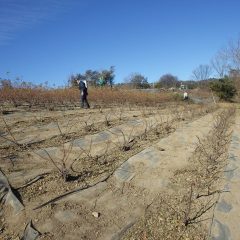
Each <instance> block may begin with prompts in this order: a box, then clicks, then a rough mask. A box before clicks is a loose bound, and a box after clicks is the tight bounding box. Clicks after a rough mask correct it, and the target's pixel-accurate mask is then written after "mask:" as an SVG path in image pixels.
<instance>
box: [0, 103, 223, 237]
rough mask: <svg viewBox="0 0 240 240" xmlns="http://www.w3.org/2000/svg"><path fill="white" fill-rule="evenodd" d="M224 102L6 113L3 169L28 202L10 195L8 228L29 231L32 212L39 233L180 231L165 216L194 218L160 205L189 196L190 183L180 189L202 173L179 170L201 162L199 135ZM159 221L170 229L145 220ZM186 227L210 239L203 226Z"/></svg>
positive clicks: (2, 227) (0, 147)
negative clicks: (16, 205) (197, 158)
mask: <svg viewBox="0 0 240 240" xmlns="http://www.w3.org/2000/svg"><path fill="white" fill-rule="evenodd" d="M219 111H221V109H219V107H216V106H210V105H208V106H205V105H200V104H187V103H186V104H177V105H176V104H169V106H168V107H167V108H166V106H163V107H158V108H154V107H151V108H150V107H148V108H147V107H136V106H125V107H124V106H115V107H111V108H96V109H79V108H74V109H71V110H66V109H64V110H62V111H46V110H39V111H29V110H26V109H12V110H11V111H9V112H8V113H4V114H2V115H1V121H0V134H1V137H0V156H1V158H0V166H1V171H2V172H3V173H4V175H5V176H6V178H7V179H8V182H9V184H10V185H11V187H12V190H13V193H14V194H15V195H16V196H17V197H18V198H19V200H20V202H21V203H22V204H23V206H24V209H23V210H22V211H19V212H17V214H16V213H14V212H13V209H12V207H11V206H10V205H8V204H7V201H5V204H3V205H1V210H0V218H1V222H0V234H1V238H2V239H20V238H21V237H22V236H23V233H24V229H25V227H26V225H27V224H28V223H29V222H30V221H32V224H33V226H34V227H35V228H36V229H37V230H38V231H39V233H41V235H40V236H39V237H38V238H39V239H121V238H123V239H175V238H171V237H169V236H173V235H171V234H169V235H166V234H165V233H166V232H169V231H170V230H169V229H167V230H166V229H165V228H166V227H165V228H163V226H164V224H162V223H163V222H164V223H167V224H170V225H171V226H172V231H175V230H176V229H175V228H181V229H180V230H181V231H184V230H183V229H184V227H183V226H182V225H181V224H180V225H181V227H179V226H180V225H177V224H173V221H175V220H171V221H165V220H161V219H164V218H165V217H166V216H165V215H164V214H163V213H162V215H161V216H159V215H157V216H155V215H154V214H153V213H156V211H158V212H161V211H159V206H161V205H162V206H163V205H164V206H165V207H164V208H162V211H165V213H166V212H168V213H170V212H171V211H172V210H170V209H172V208H171V207H169V204H172V206H173V205H174V204H175V205H176V204H178V203H177V201H176V199H180V198H181V197H182V198H184V196H185V195H184V193H185V191H186V189H185V190H182V191H180V192H178V193H176V195H172V191H174V189H176V188H177V189H184V188H182V187H179V186H181V185H184V184H185V183H184V181H185V179H186V178H188V177H191V176H192V174H193V173H192V172H191V171H190V170H189V172H190V174H187V176H183V175H182V174H177V175H176V173H177V171H180V170H182V169H185V168H186V169H187V168H188V166H189V165H192V164H191V163H190V162H189V161H188V160H189V158H191V156H193V155H194V154H195V155H196V153H195V149H196V144H197V142H198V138H197V137H196V136H198V137H199V139H205V138H206V136H207V135H208V134H209V132H211V129H212V128H213V126H214V121H215V120H214V117H216V116H217V114H218V113H219ZM202 141H204V140H202ZM180 175H181V177H180ZM174 176H178V177H175V179H174ZM179 179H180V180H179ZM187 191H188V190H187ZM62 195H64V197H59V196H62ZM157 196H158V198H157V200H156V197H157ZM180 196H181V197H180ZM168 198H169V204H167V203H166V199H168ZM3 202H4V201H3ZM179 206H180V205H179ZM147 210H148V211H147ZM173 215H174V214H173ZM146 216H148V217H146ZM149 216H150V217H149ZM177 218H178V217H177ZM180 220H182V219H181V216H180V217H179V221H180ZM151 221H152V226H153V225H154V224H153V223H155V222H156V221H158V222H159V221H160V223H158V224H157V225H155V227H156V228H158V229H159V228H161V226H162V229H163V230H164V229H165V230H164V232H165V233H161V234H162V235H161V234H160V235H159V236H161V237H162V238H160V237H159V238H156V236H157V235H156V234H159V232H154V231H150V232H149V230H144V229H145V228H144V226H145V227H146V226H149V225H151ZM161 221H162V222H161ZM139 229H140V230H139ZM146 229H147V228H146ZM170 229H171V227H170ZM195 233H198V234H199V238H193V237H192V236H191V234H195ZM149 234H150V235H151V234H152V235H151V237H150V235H149ZM164 234H165V235H164ZM154 236H155V237H154ZM182 236H183V237H184V238H183V239H204V237H205V234H204V230H203V226H202V225H196V226H195V227H194V228H190V230H187V231H185V232H184V234H182ZM36 239H37V238H36ZM179 239H180V238H179Z"/></svg>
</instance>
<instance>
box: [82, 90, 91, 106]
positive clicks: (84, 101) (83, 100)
mask: <svg viewBox="0 0 240 240" xmlns="http://www.w3.org/2000/svg"><path fill="white" fill-rule="evenodd" d="M84 105H85V108H90V106H89V103H88V100H87V94H85V93H83V94H81V108H84Z"/></svg>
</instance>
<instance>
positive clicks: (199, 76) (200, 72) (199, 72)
mask: <svg viewBox="0 0 240 240" xmlns="http://www.w3.org/2000/svg"><path fill="white" fill-rule="evenodd" d="M211 74H212V68H211V67H210V66H209V65H208V64H204V65H203V64H201V65H199V66H198V67H197V68H195V69H194V70H193V72H192V76H193V78H194V79H195V80H197V81H202V80H207V79H209V77H210V76H211Z"/></svg>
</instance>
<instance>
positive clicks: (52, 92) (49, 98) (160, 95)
mask: <svg viewBox="0 0 240 240" xmlns="http://www.w3.org/2000/svg"><path fill="white" fill-rule="evenodd" d="M88 98H89V101H91V102H94V103H95V104H116V103H122V104H125V103H129V104H141V105H142V104H144V105H152V104H158V103H163V102H167V101H174V100H178V97H177V95H176V94H173V93H169V92H156V93H149V92H144V91H139V90H126V89H121V88H116V89H115V88H114V89H111V88H90V89H89V96H88ZM79 99H80V93H79V90H78V89H75V88H63V89H43V88H2V89H0V104H5V103H8V104H13V105H14V106H19V105H22V104H29V105H30V106H35V105H42V104H45V105H48V104H53V105H63V104H76V103H78V102H79Z"/></svg>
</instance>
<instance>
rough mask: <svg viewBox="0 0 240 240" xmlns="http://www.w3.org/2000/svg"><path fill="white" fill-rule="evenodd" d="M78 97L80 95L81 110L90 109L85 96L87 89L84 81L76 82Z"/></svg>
mask: <svg viewBox="0 0 240 240" xmlns="http://www.w3.org/2000/svg"><path fill="white" fill-rule="evenodd" d="M77 83H78V86H79V90H80V95H81V108H90V106H89V103H88V100H87V95H88V89H87V81H86V80H77Z"/></svg>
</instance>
